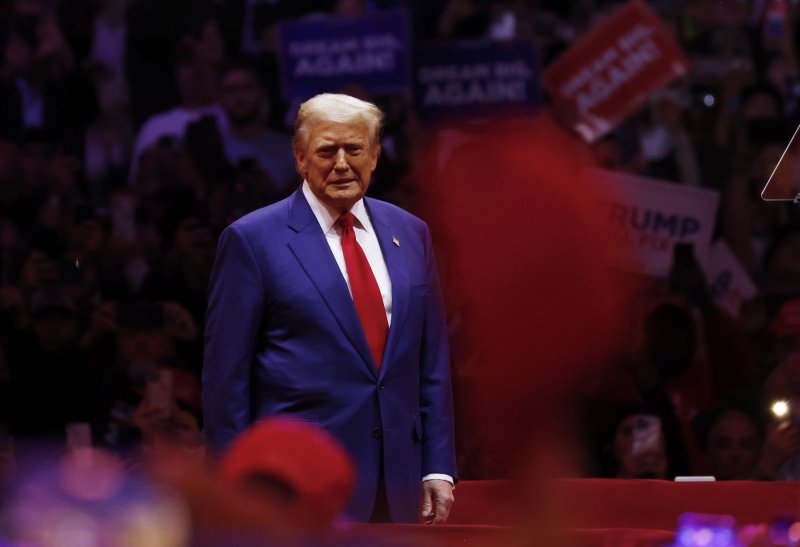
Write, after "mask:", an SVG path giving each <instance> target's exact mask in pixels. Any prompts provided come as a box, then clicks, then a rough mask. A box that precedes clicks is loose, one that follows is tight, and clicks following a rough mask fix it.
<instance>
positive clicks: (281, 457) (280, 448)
mask: <svg viewBox="0 0 800 547" xmlns="http://www.w3.org/2000/svg"><path fill="white" fill-rule="evenodd" d="M220 472H221V474H222V476H223V477H224V478H226V479H229V480H232V481H240V480H242V479H244V478H245V477H247V476H248V475H250V474H253V473H264V474H268V475H273V476H275V477H278V478H280V479H282V480H284V481H286V482H287V483H288V484H289V485H290V486H291V487H292V488H293V489H294V490H295V492H296V493H297V495H298V506H300V507H302V509H303V511H304V512H308V513H309V514H313V515H314V516H315V517H317V518H318V519H320V520H323V521H325V522H330V521H331V520H333V518H335V517H336V516H337V515H338V514H339V513H340V512H341V511H342V509H344V507H345V505H346V504H347V502H348V501H349V499H350V495H351V494H352V491H353V487H354V486H355V481H356V469H355V466H354V465H353V462H352V460H351V459H350V456H349V455H348V454H347V452H346V451H345V449H344V448H343V447H342V446H341V445H340V444H339V442H338V441H337V440H336V439H334V438H333V437H332V436H331V435H330V434H329V433H327V432H326V431H324V430H323V429H322V428H320V427H319V426H317V425H314V424H311V423H308V422H304V421H301V420H298V419H294V418H288V417H284V416H279V417H273V418H267V419H264V420H261V421H259V422H257V423H256V424H254V425H253V426H252V427H250V428H249V429H248V430H247V431H245V432H244V433H242V434H241V435H240V436H239V437H237V438H236V439H235V440H234V441H233V443H232V444H231V445H230V447H229V448H228V450H227V451H226V452H225V454H224V455H223V457H222V460H221V462H220Z"/></svg>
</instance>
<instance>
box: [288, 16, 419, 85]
mask: <svg viewBox="0 0 800 547" xmlns="http://www.w3.org/2000/svg"><path fill="white" fill-rule="evenodd" d="M410 40H411V29H410V23H409V20H408V16H407V14H406V13H405V12H404V11H402V10H392V11H386V12H380V13H374V14H369V15H365V16H360V17H314V18H308V19H300V20H297V21H291V22H286V23H281V25H280V26H279V44H280V63H281V74H282V77H283V93H284V95H285V97H286V98H287V99H289V100H292V99H299V100H305V99H307V98H309V97H311V96H313V95H315V94H317V93H323V92H337V91H340V90H341V89H342V88H343V87H345V86H349V85H353V84H357V85H361V86H363V87H364V88H365V89H366V90H367V91H369V92H371V93H391V92H405V91H408V87H409V83H408V82H409V71H410V65H411V62H410V48H409V44H410Z"/></svg>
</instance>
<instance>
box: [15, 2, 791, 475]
mask: <svg viewBox="0 0 800 547" xmlns="http://www.w3.org/2000/svg"><path fill="white" fill-rule="evenodd" d="M775 3H776V4H777V3H778V2H775ZM651 4H652V7H653V8H654V9H656V10H657V11H658V12H659V14H660V15H661V17H662V19H663V20H664V22H665V23H666V24H667V25H668V26H669V28H670V29H671V30H672V31H673V33H674V35H675V37H676V38H677V39H678V40H679V42H680V43H681V45H682V47H683V49H684V51H685V52H686V53H687V54H688V56H689V57H690V58H691V60H692V68H691V70H690V73H689V74H688V75H687V76H685V77H683V78H682V79H681V80H679V81H678V82H675V83H674V84H673V85H671V86H670V87H669V88H668V89H667V90H664V91H662V92H659V93H656V94H655V95H654V96H653V97H651V99H650V100H649V102H648V104H647V105H646V106H645V107H644V108H642V109H641V110H640V111H638V112H636V113H634V114H632V115H631V116H630V117H629V118H628V119H627V120H625V121H624V122H623V123H622V124H621V125H620V126H619V127H617V128H616V129H615V130H614V131H612V132H611V133H610V134H608V135H607V136H606V137H604V138H603V139H601V140H600V141H598V142H596V143H594V144H593V145H591V147H590V150H591V154H592V156H593V158H594V161H595V163H596V164H597V165H598V166H600V167H602V168H605V169H610V170H617V171H620V172H625V173H633V174H637V175H643V176H646V177H654V178H657V179H660V180H667V181H671V182H672V183H674V184H679V185H689V186H694V187H703V188H709V189H713V190H716V191H719V192H720V194H721V197H722V199H721V205H720V209H719V214H718V219H717V225H716V231H715V237H717V238H722V239H724V240H725V241H726V242H727V243H728V245H729V246H730V247H731V248H732V250H733V251H734V253H735V255H736V257H737V258H738V260H739V261H740V262H741V264H742V265H743V266H744V268H745V269H746V270H747V272H748V274H749V275H750V277H751V278H752V279H753V280H754V282H755V283H756V285H757V286H758V288H759V294H758V296H756V297H755V298H754V299H752V300H750V301H747V302H745V304H744V306H743V307H742V309H741V312H740V313H739V315H738V316H735V317H733V316H730V315H729V314H727V313H726V312H725V311H723V310H722V309H720V308H719V307H717V306H715V304H714V303H713V299H712V295H711V292H710V289H709V287H708V283H707V280H706V278H705V276H704V273H703V271H702V269H701V268H700V266H699V265H698V264H697V262H696V261H694V260H691V261H689V262H688V263H684V264H675V265H674V266H673V269H672V272H671V274H670V276H669V278H668V279H657V278H650V277H647V276H644V275H630V279H629V284H630V287H631V288H633V289H635V291H636V297H637V300H636V302H637V305H636V306H635V310H634V311H633V312H632V314H631V318H630V325H631V334H632V335H631V336H630V337H629V345H628V346H627V347H625V348H623V349H622V350H621V351H620V352H619V357H618V359H617V360H616V361H615V363H613V366H610V367H608V368H607V369H605V372H604V373H602V374H597V375H593V376H592V377H591V378H586V381H585V393H584V394H583V396H582V397H581V399H580V400H581V404H580V406H581V407H582V408H583V409H584V410H585V411H586V412H585V415H586V418H585V419H584V420H582V424H583V426H584V427H583V428H582V431H581V432H580V433H579V435H578V437H579V438H580V440H581V442H582V444H583V448H584V458H583V462H582V464H583V465H582V468H581V469H580V470H578V473H579V474H583V475H587V476H617V477H651V478H671V477H672V476H675V475H687V474H711V475H714V476H716V477H717V478H718V479H747V478H752V479H800V421H794V420H793V418H792V414H791V411H790V416H789V417H788V418H783V419H775V418H772V417H770V414H769V412H768V410H769V406H770V404H771V403H772V402H773V401H775V400H778V399H780V400H786V401H788V402H789V405H790V407H791V405H792V404H798V405H800V353H798V352H800V346H797V341H798V336H800V313H799V312H798V310H800V300H797V298H798V297H800V262H799V261H800V250H799V249H798V248H797V245H798V243H800V237H798V236H800V230H799V229H798V223H797V221H798V215H797V212H796V211H797V209H796V206H795V205H793V204H791V203H766V202H763V201H761V199H760V192H761V189H762V188H763V185H764V184H765V183H766V181H767V180H768V179H769V175H770V173H771V171H772V169H773V168H774V166H775V165H776V163H777V161H778V159H779V158H780V156H781V154H782V152H783V149H784V147H785V146H786V144H787V143H788V142H789V139H790V137H791V136H792V133H793V131H794V127H795V126H796V124H797V122H798V116H799V115H800V65H798V59H797V51H798V48H800V33H798V32H796V30H797V28H798V23H800V13H798V12H797V11H796V10H795V8H794V6H793V4H791V3H789V2H786V3H785V7H786V10H785V11H784V12H783V13H784V15H785V16H784V18H783V19H780V18H776V16H775V15H774V13H773V12H772V11H770V9H771V6H772V3H771V2H760V3H759V2H754V3H750V2H733V3H720V2H715V1H712V0H694V1H687V2H678V1H675V2H669V1H661V2H651ZM684 4H685V5H684ZM618 5H619V3H618V2H613V1H603V0H582V1H575V2H557V1H553V2H549V1H546V0H543V1H541V2H537V3H531V2H524V1H517V0H506V1H501V0H498V1H495V2H490V1H484V0H441V1H436V2H427V1H418V2H400V1H392V0H384V1H380V0H374V1H367V0H330V1H327V2H290V1H282V0H273V1H263V2H259V1H253V2H245V1H243V0H242V1H235V0H234V1H213V0H208V1H203V2H198V1H188V0H181V1H171V2H160V1H158V0H106V1H102V2H100V1H90V0H85V1H80V2H74V1H70V2H52V1H47V0H13V1H12V0H9V1H7V2H2V3H0V44H2V51H3V56H2V65H1V66H0V252H1V253H2V257H1V258H0V322H1V323H2V329H1V330H0V451H2V452H3V453H8V452H9V451H10V450H11V447H12V446H13V447H14V448H15V449H16V451H17V452H19V451H20V450H23V448H24V446H25V444H26V442H27V441H31V440H40V439H43V438H46V439H56V440H58V442H61V443H66V444H67V445H69V444H70V443H72V444H73V445H75V444H76V443H77V444H78V445H80V444H81V443H84V444H94V445H96V446H102V447H105V448H108V449H110V450H112V451H114V452H117V453H118V454H120V455H121V456H122V457H124V458H129V459H130V460H131V461H135V460H136V459H137V458H138V457H139V456H140V455H141V454H143V453H146V452H147V451H148V450H152V449H156V448H157V447H158V446H159V445H160V443H163V442H170V443H178V444H180V445H181V446H183V447H184V448H185V449H186V450H187V454H196V455H197V457H198V458H199V459H201V458H202V450H203V438H202V430H203V416H202V412H201V393H200V392H201V390H200V385H199V377H200V373H201V364H202V351H203V329H204V319H205V310H206V299H207V294H206V290H207V285H208V280H209V275H210V272H211V268H212V266H213V264H214V257H215V247H216V238H217V236H218V234H219V233H220V232H221V230H222V229H223V228H224V227H225V226H227V225H228V224H230V223H231V222H232V221H234V220H235V219H237V218H239V217H241V216H242V215H244V214H246V213H248V212H250V211H252V210H255V209H257V208H259V207H262V206H264V205H267V204H269V203H272V202H275V201H277V200H279V199H281V198H283V197H286V196H288V195H289V194H290V193H291V192H292V191H293V190H294V189H295V188H296V187H297V185H298V183H299V182H300V180H299V175H298V174H297V173H296V171H295V168H294V157H293V154H292V149H291V133H290V131H291V129H290V128H291V126H292V124H293V119H292V115H293V112H294V110H296V108H293V107H292V106H293V105H291V104H290V102H289V101H288V100H287V99H286V98H285V97H283V96H282V94H281V81H280V73H279V68H278V67H279V63H278V51H277V50H276V39H275V36H276V29H277V26H278V25H279V24H280V23H281V22H282V21H287V20H292V19H295V18H298V17H318V16H332V17H337V16H351V15H359V14H364V13H368V12H371V11H375V10H381V9H390V8H403V9H406V10H407V11H408V13H409V15H410V20H411V21H412V29H413V36H414V40H415V41H418V42H423V41H426V40H434V39H436V40H460V39H507V38H521V39H530V40H533V42H534V43H535V44H536V50H537V51H538V52H539V55H540V59H538V62H539V64H540V66H542V67H546V66H547V65H548V64H549V63H550V62H552V60H553V59H555V58H557V56H558V55H559V54H560V53H561V52H563V51H564V50H565V49H567V48H568V47H569V45H570V43H572V42H573V41H574V40H575V39H576V38H577V37H579V36H581V35H582V34H583V33H584V32H585V31H586V30H587V29H589V28H590V27H591V26H592V25H593V24H595V23H596V22H597V21H598V20H600V19H601V18H602V17H604V16H606V15H607V14H608V13H609V12H610V10H612V9H614V8H615V7H617V6H618ZM781 5H784V3H781ZM759 10H761V11H759ZM331 91H344V92H346V93H349V94H352V95H356V96H360V97H362V98H365V99H369V100H373V101H375V102H376V103H377V104H379V105H381V106H382V108H383V109H384V110H385V111H386V113H387V122H386V125H385V127H384V131H383V135H382V144H383V154H382V157H381V161H380V163H379V165H378V169H377V171H376V173H375V180H374V184H373V186H372V187H371V189H370V194H371V195H372V196H374V197H378V198H381V199H386V200H388V201H391V202H394V203H397V204H399V205H401V206H402V207H403V208H405V209H407V210H411V211H415V210H419V209H418V207H417V204H415V202H414V199H413V198H414V196H415V192H414V184H413V183H414V182H415V181H413V180H411V179H412V178H413V177H412V176H411V173H412V171H413V169H412V168H413V167H414V165H413V163H414V160H413V158H414V155H413V154H414V144H415V143H418V142H420V139H421V136H424V134H425V132H426V130H427V128H426V126H424V125H423V124H421V123H420V122H419V121H418V120H417V118H416V115H415V112H414V107H413V106H414V105H413V104H412V103H411V100H410V99H409V97H408V96H405V95H402V94H394V95H381V96H370V95H369V94H368V93H367V92H366V91H365V90H364V89H363V88H361V87H360V86H358V85H353V86H352V87H350V88H348V89H345V90H331ZM294 106H296V105H294ZM543 108H546V106H544V107H543ZM425 183H426V184H436V181H425ZM446 282H447V278H446V277H445V278H443V283H446ZM533 282H535V281H533ZM457 328H458V326H457V324H456V323H455V322H454V324H453V330H454V336H453V339H454V341H457V340H458V333H457ZM453 353H454V356H455V358H454V361H453V363H452V369H453V376H454V381H455V388H456V402H457V408H464V407H465V406H468V405H469V401H464V400H459V399H458V397H459V391H458V388H459V381H460V377H461V376H462V375H461V373H460V368H459V366H460V363H459V352H458V351H457V350H456V351H454V352H453ZM795 401H797V403H795ZM797 416H800V413H798V414H797ZM457 418H458V416H457ZM78 424H88V433H87V429H86V427H85V425H84V426H80V427H78V426H77V425H78ZM457 424H458V422H457ZM469 435H470V431H469V430H468V428H464V429H459V428H458V425H457V436H458V441H459V447H460V451H459V465H460V468H461V478H464V479H469V478H473V479H476V478H492V477H495V476H498V475H501V474H502V470H498V469H495V468H493V466H492V465H491V462H490V461H487V458H486V457H485V455H484V456H481V455H478V454H477V452H479V451H480V450H481V449H483V448H485V447H481V446H476V445H475V444H474V443H473V442H471V440H470V438H469ZM489 451H490V450H489V449H487V452H489ZM2 461H5V460H0V462H2Z"/></svg>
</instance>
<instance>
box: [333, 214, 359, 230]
mask: <svg viewBox="0 0 800 547" xmlns="http://www.w3.org/2000/svg"><path fill="white" fill-rule="evenodd" d="M355 222H356V217H355V216H353V213H351V212H350V211H346V212H344V213H342V214H341V215H339V218H338V219H336V224H338V225H339V226H341V227H342V229H343V230H351V229H352V228H353V225H354V224H355Z"/></svg>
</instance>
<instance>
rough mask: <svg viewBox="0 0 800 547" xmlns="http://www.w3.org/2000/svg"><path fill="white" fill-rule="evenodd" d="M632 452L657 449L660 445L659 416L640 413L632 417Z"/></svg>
mask: <svg viewBox="0 0 800 547" xmlns="http://www.w3.org/2000/svg"><path fill="white" fill-rule="evenodd" d="M632 436H633V446H632V448H631V452H632V453H633V454H641V453H643V452H650V451H653V450H658V449H659V448H660V447H661V418H659V417H658V416H650V415H648V414H640V415H638V416H635V417H634V419H633V432H632Z"/></svg>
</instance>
